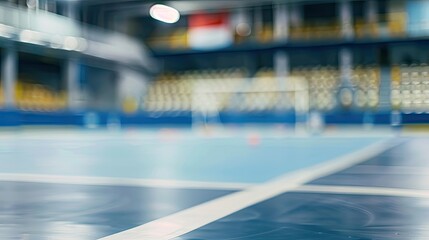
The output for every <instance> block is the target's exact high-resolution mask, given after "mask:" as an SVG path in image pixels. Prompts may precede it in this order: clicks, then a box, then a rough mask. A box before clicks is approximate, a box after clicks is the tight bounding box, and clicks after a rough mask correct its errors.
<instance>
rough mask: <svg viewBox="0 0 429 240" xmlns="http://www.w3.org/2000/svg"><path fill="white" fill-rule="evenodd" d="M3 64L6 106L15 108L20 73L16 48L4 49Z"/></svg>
mask: <svg viewBox="0 0 429 240" xmlns="http://www.w3.org/2000/svg"><path fill="white" fill-rule="evenodd" d="M1 64H2V79H3V91H4V92H3V96H4V101H5V107H6V108H15V107H16V100H15V85H16V80H17V75H18V74H17V72H18V54H17V52H16V50H15V49H14V48H6V49H4V51H3V54H2V63H1Z"/></svg>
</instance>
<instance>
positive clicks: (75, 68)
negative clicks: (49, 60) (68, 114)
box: [64, 58, 79, 110]
mask: <svg viewBox="0 0 429 240" xmlns="http://www.w3.org/2000/svg"><path fill="white" fill-rule="evenodd" d="M64 67H65V71H64V72H65V79H66V81H67V97H68V99H67V103H68V108H69V109H70V110H76V109H77V108H78V107H79V63H78V60H77V59H75V58H71V59H67V60H66V62H65V66H64Z"/></svg>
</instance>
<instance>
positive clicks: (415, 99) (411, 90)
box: [391, 64, 429, 113]
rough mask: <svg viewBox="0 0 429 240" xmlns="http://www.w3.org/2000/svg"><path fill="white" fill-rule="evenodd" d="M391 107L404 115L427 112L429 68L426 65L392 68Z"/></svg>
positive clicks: (428, 106) (428, 103)
mask: <svg viewBox="0 0 429 240" xmlns="http://www.w3.org/2000/svg"><path fill="white" fill-rule="evenodd" d="M391 74H392V94H391V96H392V106H393V107H394V108H396V109H400V110H402V111H403V112H406V113H422V112H428V111H429V67H428V66H427V65H426V64H420V65H418V64H411V65H401V66H394V67H393V68H392V73H391Z"/></svg>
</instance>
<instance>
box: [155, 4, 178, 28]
mask: <svg viewBox="0 0 429 240" xmlns="http://www.w3.org/2000/svg"><path fill="white" fill-rule="evenodd" d="M149 14H150V16H151V17H152V18H154V19H156V20H158V21H161V22H165V23H175V22H177V21H179V19H180V13H179V11H177V10H176V9H174V8H172V7H169V6H166V5H162V4H155V5H153V6H152V7H151V8H150V11H149Z"/></svg>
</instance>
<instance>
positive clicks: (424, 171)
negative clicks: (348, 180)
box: [344, 164, 429, 175]
mask: <svg viewBox="0 0 429 240" xmlns="http://www.w3.org/2000/svg"><path fill="white" fill-rule="evenodd" d="M344 174H356V175H358V174H380V175H429V168H428V167H413V166H405V165H391V166H389V165H371V164H367V165H359V166H356V167H354V168H353V169H350V170H348V171H347V172H345V173H344Z"/></svg>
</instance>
